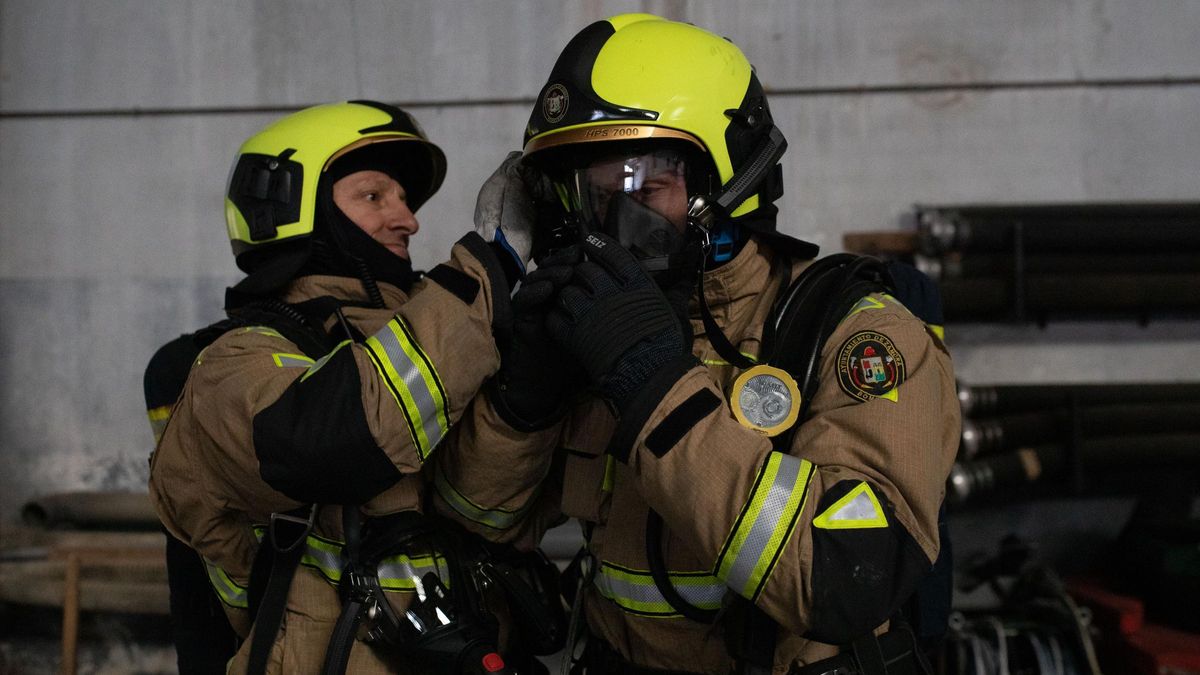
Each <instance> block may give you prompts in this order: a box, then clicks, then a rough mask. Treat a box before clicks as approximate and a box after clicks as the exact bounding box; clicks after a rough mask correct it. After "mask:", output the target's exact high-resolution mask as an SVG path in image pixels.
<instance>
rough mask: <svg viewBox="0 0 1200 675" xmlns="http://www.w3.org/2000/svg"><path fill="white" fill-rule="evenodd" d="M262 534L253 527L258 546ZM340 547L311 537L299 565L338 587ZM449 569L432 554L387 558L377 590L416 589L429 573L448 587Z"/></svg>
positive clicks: (379, 569)
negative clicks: (435, 575)
mask: <svg viewBox="0 0 1200 675" xmlns="http://www.w3.org/2000/svg"><path fill="white" fill-rule="evenodd" d="M265 532H266V528H265V527H262V526H256V527H255V528H254V536H255V537H257V538H258V540H259V544H260V545H261V544H262V539H263V535H264V533H265ZM343 545H344V544H343V543H342V542H339V541H334V540H332V539H327V538H325V537H321V536H318V535H315V534H310V535H308V537H307V539H306V540H305V542H304V553H303V554H301V556H300V564H301V565H302V566H304V567H307V568H309V569H311V570H313V571H315V572H316V573H317V574H320V575H321V577H322V578H323V579H325V581H327V582H329V583H330V584H332V585H334V586H337V585H338V583H339V582H340V581H341V580H342V547H343ZM449 570H450V568H449V567H448V566H447V565H446V558H445V557H444V556H441V555H436V554H432V553H421V554H417V555H408V554H406V553H401V554H398V555H394V556H389V557H387V558H384V559H383V560H381V561H379V565H378V566H377V568H376V571H377V573H378V576H379V585H380V587H381V588H383V590H385V591H388V592H391V593H401V592H407V591H414V590H416V588H417V580H419V579H420V578H421V577H423V576H425V575H426V574H428V573H429V572H433V573H435V574H437V576H438V578H439V579H440V580H441V582H442V584H444V585H445V586H446V587H447V588H449V587H450V571H449ZM242 606H243V607H244V606H245V605H242Z"/></svg>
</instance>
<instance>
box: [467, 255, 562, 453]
mask: <svg viewBox="0 0 1200 675" xmlns="http://www.w3.org/2000/svg"><path fill="white" fill-rule="evenodd" d="M580 260H581V253H580V251H579V248H578V247H570V248H568V249H564V250H562V251H560V252H558V253H556V254H554V255H551V256H548V257H547V258H546V259H545V260H543V261H542V262H541V265H540V266H539V267H538V268H537V269H536V270H534V271H533V272H530V273H529V275H528V276H526V277H525V281H524V282H523V283H522V284H521V288H520V289H519V290H517V293H516V295H514V296H513V298H512V312H513V323H512V330H511V331H509V333H508V335H506V336H503V337H502V338H500V339H499V342H500V344H499V348H500V370H499V372H497V373H496V377H495V378H493V379H492V385H491V389H490V390H489V395H490V396H491V400H492V403H493V405H495V407H496V411H497V412H498V413H499V414H500V417H501V418H503V419H504V421H505V422H507V423H508V424H509V426H511V427H512V428H514V429H516V430H517V431H525V432H529V431H537V430H539V429H545V428H546V427H549V426H550V425H552V424H554V423H555V422H557V421H558V420H559V419H560V418H561V417H562V415H563V413H564V412H566V409H567V402H568V399H569V398H570V395H571V393H572V389H574V388H579V386H578V384H576V383H578V382H579V380H580V379H581V378H582V377H583V373H582V372H580V370H579V368H578V367H577V366H576V365H575V361H574V360H573V359H571V358H570V357H569V356H568V354H567V353H566V352H565V351H564V350H563V348H562V346H561V345H559V344H558V343H556V342H555V341H554V340H552V339H551V338H550V336H549V335H548V334H547V332H546V313H547V312H548V311H549V310H550V308H551V306H552V304H553V303H552V300H553V299H554V298H555V297H556V296H557V295H558V293H559V291H560V290H561V289H562V288H563V287H564V286H566V284H567V283H568V282H569V281H570V279H571V275H572V273H573V272H574V266H575V264H576V263H578V262H579V261H580Z"/></svg>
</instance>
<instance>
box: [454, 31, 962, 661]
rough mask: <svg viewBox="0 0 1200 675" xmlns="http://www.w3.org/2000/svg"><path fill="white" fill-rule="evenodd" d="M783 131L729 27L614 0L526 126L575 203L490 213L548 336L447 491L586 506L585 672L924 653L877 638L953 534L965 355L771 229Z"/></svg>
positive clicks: (842, 262) (538, 523) (468, 504)
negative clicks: (533, 213)
mask: <svg viewBox="0 0 1200 675" xmlns="http://www.w3.org/2000/svg"><path fill="white" fill-rule="evenodd" d="M785 147H786V143H785V141H784V139H783V136H782V133H781V132H780V131H779V130H778V128H777V127H775V125H774V123H773V121H772V117H771V112H770V109H769V107H768V105H767V99H766V96H765V95H764V93H763V89H762V87H761V85H760V84H759V81H758V78H757V76H756V74H755V72H754V70H753V69H752V67H751V65H750V63H749V62H748V61H747V60H746V57H745V56H744V55H743V54H742V52H741V51H740V50H739V49H738V47H737V46H735V45H734V44H733V43H732V42H730V41H728V40H726V39H723V38H721V37H719V36H717V35H714V34H712V33H710V32H708V31H705V30H703V29H700V28H697V27H695V26H692V25H688V24H683V23H676V22H672V21H667V20H664V19H661V18H658V17H654V16H650V15H645V14H627V15H621V16H616V17H612V18H610V19H607V20H603V21H599V22H596V23H594V24H592V25H590V26H588V27H587V28H585V29H584V30H583V31H581V32H580V33H579V34H578V35H576V36H575V37H574V39H572V40H571V41H570V43H568V45H567V46H566V48H565V49H564V50H563V52H562V53H561V55H560V56H559V58H558V60H557V62H556V63H555V65H554V68H553V70H552V72H551V74H550V78H549V80H548V81H547V82H546V84H545V86H543V88H542V89H541V92H540V95H539V96H538V99H537V102H536V103H535V105H534V109H533V111H532V114H531V116H530V120H529V124H528V126H527V127H526V130H525V142H524V152H523V155H524V156H523V158H522V159H521V160H520V165H521V166H523V167H526V170H528V168H529V167H534V168H537V169H540V170H541V171H543V172H544V173H545V174H546V175H547V176H548V178H549V179H550V180H551V181H553V183H554V184H555V186H556V188H557V190H556V192H555V195H556V196H557V201H555V200H554V199H550V200H549V201H547V202H546V203H543V204H540V205H539V212H540V213H541V214H543V215H542V216H541V217H540V218H539V219H535V220H530V219H529V218H527V217H522V214H523V213H524V212H523V211H522V210H520V209H509V210H508V211H507V213H508V214H509V217H508V220H507V221H506V220H505V218H503V217H501V218H498V219H485V220H484V222H482V223H478V225H479V226H480V227H479V230H480V231H481V233H482V234H483V235H484V236H485V237H490V238H492V239H507V240H511V239H514V238H516V239H520V240H523V239H524V238H523V237H512V236H508V235H506V232H508V231H513V232H527V231H529V230H531V229H532V230H533V232H534V235H533V237H532V239H533V243H532V245H530V246H527V247H522V248H521V249H520V250H519V251H518V252H519V253H521V254H523V255H526V256H531V257H532V258H533V259H534V260H535V261H536V262H537V268H536V270H535V271H532V272H531V273H530V274H529V275H528V277H527V278H526V279H525V281H524V284H523V286H522V288H521V290H519V291H518V292H517V294H516V295H515V296H514V297H513V313H514V324H513V325H514V330H513V340H514V341H515V342H516V343H517V344H516V345H515V346H514V347H512V348H511V350H510V353H513V354H517V355H519V354H522V353H528V354H534V355H536V357H528V358H525V359H524V360H523V362H525V363H527V364H530V365H529V367H528V368H525V369H523V370H522V371H520V372H510V371H511V369H510V368H509V367H508V366H507V365H504V366H502V367H501V369H500V371H499V373H498V375H497V376H496V378H494V380H493V384H492V385H491V386H489V388H488V395H487V396H480V397H477V398H476V399H475V401H473V402H472V404H471V407H470V409H469V410H468V411H467V412H466V415H465V418H464V422H463V423H462V424H461V425H460V426H459V427H457V428H456V429H455V430H453V431H452V433H451V437H450V438H449V439H448V442H447V445H446V447H445V448H444V449H443V451H442V452H441V453H440V454H439V456H438V458H437V461H436V466H435V473H434V481H435V491H436V502H437V504H438V505H439V508H440V509H442V510H444V511H445V512H446V513H449V514H452V515H453V517H455V518H457V519H458V520H460V521H461V522H462V523H464V524H465V525H466V526H468V527H471V528H473V529H474V530H475V531H477V532H479V533H482V534H484V535H485V536H489V537H491V538H493V539H495V540H499V541H506V540H522V539H531V538H532V539H535V540H536V538H537V537H538V536H540V535H541V533H542V532H544V531H545V529H546V528H547V527H549V526H551V525H553V524H554V523H555V522H557V521H556V516H558V517H561V515H565V516H569V517H573V518H577V519H578V520H579V521H580V522H581V523H582V525H583V532H584V535H585V537H586V539H587V545H586V550H585V555H583V556H582V557H581V560H582V561H583V564H582V565H581V568H582V572H581V574H580V579H581V580H580V588H581V592H580V595H579V598H578V601H577V602H576V605H575V611H577V612H580V613H581V615H582V618H583V621H582V624H583V625H584V626H585V627H586V633H587V634H588V635H587V638H588V639H587V642H586V647H583V648H581V649H579V650H577V651H574V652H573V653H572V657H573V658H574V659H575V660H576V663H575V667H576V670H577V671H583V672H588V673H608V672H614V673H663V672H668V673H728V672H733V671H737V672H771V671H774V672H778V673H782V672H788V671H789V669H793V668H799V667H802V666H809V667H815V668H817V669H818V670H815V671H811V672H834V666H836V665H837V664H838V663H841V662H840V661H837V660H836V658H840V657H836V655H837V654H838V653H839V652H845V653H847V654H849V653H852V652H853V653H855V654H859V655H860V657H859V658H858V659H857V660H856V661H855V663H856V665H855V667H857V668H859V670H860V671H861V672H884V671H882V670H871V668H872V667H873V666H875V665H879V666H880V667H882V663H881V662H880V663H873V662H871V661H872V659H871V658H870V656H869V654H868V652H871V651H872V650H875V651H876V652H878V653H882V654H884V656H885V657H887V658H889V659H890V658H891V656H890V655H891V654H894V653H898V652H905V651H907V652H908V657H907V658H911V659H919V656H917V655H915V653H913V652H915V650H914V649H913V645H912V640H911V639H901V642H904V643H905V644H906V645H907V646H904V645H901V646H897V645H896V638H895V636H896V635H900V638H904V635H903V634H901V633H900V632H899V629H896V631H893V632H891V633H886V634H885V636H884V638H880V639H879V640H877V641H876V640H875V637H874V636H875V634H876V633H883V631H884V629H885V628H886V626H887V624H888V623H889V620H890V619H892V618H893V617H896V616H897V612H898V610H899V608H900V607H901V605H902V604H903V603H905V601H906V600H908V599H909V598H910V596H912V594H913V591H914V588H915V587H916V586H917V583H918V581H919V580H920V579H921V578H922V577H923V576H924V575H925V574H926V573H927V572H928V571H929V570H930V568H931V566H932V563H933V561H934V560H935V559H936V558H937V556H938V553H939V546H940V541H939V535H938V512H939V507H940V504H941V502H942V497H943V485H944V483H945V479H946V476H947V474H948V472H949V469H950V466H951V464H952V461H953V457H954V454H955V450H956V448H957V437H958V432H959V412H958V404H957V402H956V399H955V387H954V374H953V370H952V366H951V360H950V357H949V355H948V353H947V351H946V349H945V347H944V345H943V344H942V342H941V340H940V338H939V337H938V336H937V335H936V334H935V332H934V330H932V329H930V328H929V327H927V326H926V325H925V324H924V323H922V321H920V320H919V319H917V318H916V317H914V316H913V314H912V313H910V311H909V310H908V309H907V308H906V307H905V306H904V305H903V304H902V303H901V302H900V301H899V300H897V298H896V297H895V295H894V293H895V291H894V290H892V289H893V283H892V282H891V280H890V279H889V278H888V275H887V273H886V270H884V269H882V267H881V265H879V264H878V263H877V261H872V260H869V259H860V258H856V257H853V256H847V255H845V254H842V255H836V256H830V257H828V258H825V259H822V260H819V261H815V262H814V260H813V259H814V258H815V256H816V253H817V250H816V247H815V246H813V245H812V244H809V243H806V242H803V241H800V240H797V239H794V238H792V237H790V236H787V235H784V234H782V233H781V232H779V231H778V229H777V226H776V220H777V214H778V209H777V208H776V207H775V206H774V205H773V204H772V202H773V201H774V200H775V199H776V198H777V197H778V196H780V194H781V192H782V190H781V184H780V180H781V179H780V170H779V167H778V165H777V161H778V159H779V157H780V156H781V155H782V153H783V150H784V148H785ZM514 162H515V160H514ZM509 175H510V176H511V177H512V182H513V183H514V184H515V183H516V182H518V181H519V180H521V178H522V173H521V172H520V171H511V172H510V174H509ZM554 208H557V209H559V211H560V213H559V214H558V215H557V216H553V217H547V216H545V214H546V213H551V212H552V209H554ZM548 224H553V225H551V226H548ZM531 268H532V266H531ZM520 361H522V360H521V359H514V360H513V363H516V362H520ZM481 466H483V467H487V470H486V471H483V470H481V469H480V467H481ZM547 504H553V505H554V506H555V507H557V509H558V511H557V513H556V512H555V511H554V509H551V508H548V507H547ZM893 623H895V624H899V623H900V622H893ZM885 638H886V639H885ZM864 641H865V642H864ZM854 645H869V648H865V647H864V648H862V649H858V648H855V647H853V646H854ZM827 658H834V659H835V660H834V661H827V660H825V659H827ZM814 664H815V665H814ZM826 666H828V667H826ZM837 672H854V671H852V670H844V671H837ZM905 672H908V671H905ZM912 672H917V671H916V670H913V671H912Z"/></svg>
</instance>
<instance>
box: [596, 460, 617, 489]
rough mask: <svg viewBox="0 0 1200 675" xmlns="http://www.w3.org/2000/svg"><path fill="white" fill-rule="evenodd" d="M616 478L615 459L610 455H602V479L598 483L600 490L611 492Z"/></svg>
mask: <svg viewBox="0 0 1200 675" xmlns="http://www.w3.org/2000/svg"><path fill="white" fill-rule="evenodd" d="M616 479H617V460H616V458H615V457H613V456H612V455H604V481H603V482H601V483H600V491H601V492H612V490H613V483H614V482H615V481H616Z"/></svg>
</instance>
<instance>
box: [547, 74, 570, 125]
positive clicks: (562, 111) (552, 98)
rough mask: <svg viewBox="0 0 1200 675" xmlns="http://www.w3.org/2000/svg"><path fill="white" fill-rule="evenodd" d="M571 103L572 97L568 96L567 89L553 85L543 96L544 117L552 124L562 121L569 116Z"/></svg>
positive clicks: (559, 85)
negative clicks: (568, 110)
mask: <svg viewBox="0 0 1200 675" xmlns="http://www.w3.org/2000/svg"><path fill="white" fill-rule="evenodd" d="M570 102H571V97H570V96H568V95H567V88H566V87H564V86H562V85H561V84H552V85H550V87H549V88H548V89H546V93H545V94H543V95H542V117H544V118H546V121H547V122H549V123H550V124H554V123H556V122H558V121H559V120H561V119H562V118H563V117H565V116H566V114H567V105H568V104H569V103H570Z"/></svg>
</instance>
